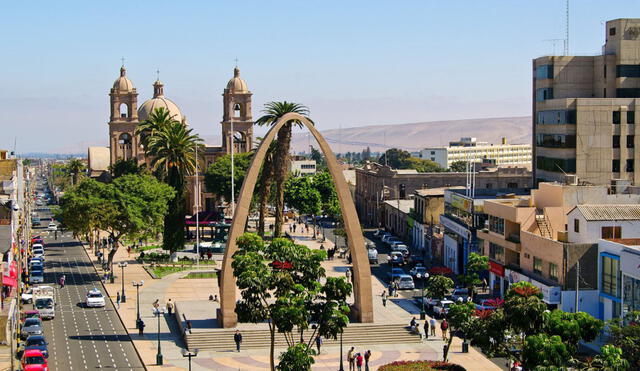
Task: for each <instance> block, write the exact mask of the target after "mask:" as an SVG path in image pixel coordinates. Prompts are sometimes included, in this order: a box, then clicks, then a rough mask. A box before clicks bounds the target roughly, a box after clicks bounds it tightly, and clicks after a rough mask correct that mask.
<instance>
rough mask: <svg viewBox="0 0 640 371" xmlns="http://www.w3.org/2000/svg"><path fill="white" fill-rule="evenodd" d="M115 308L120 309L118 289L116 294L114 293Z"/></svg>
mask: <svg viewBox="0 0 640 371" xmlns="http://www.w3.org/2000/svg"><path fill="white" fill-rule="evenodd" d="M116 308H118V309H120V291H118V295H116Z"/></svg>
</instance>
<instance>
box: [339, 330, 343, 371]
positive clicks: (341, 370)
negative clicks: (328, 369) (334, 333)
mask: <svg viewBox="0 0 640 371" xmlns="http://www.w3.org/2000/svg"><path fill="white" fill-rule="evenodd" d="M342 332H343V330H341V331H340V370H338V371H344V365H343V364H342Z"/></svg>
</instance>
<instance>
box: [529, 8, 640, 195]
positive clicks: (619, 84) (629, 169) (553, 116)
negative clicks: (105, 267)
mask: <svg viewBox="0 0 640 371" xmlns="http://www.w3.org/2000/svg"><path fill="white" fill-rule="evenodd" d="M637 98H640V19H615V20H612V21H608V22H607V23H606V29H605V44H604V46H603V48H602V54H601V55H596V56H546V57H540V58H536V59H534V60H533V142H534V144H535V145H534V151H533V156H534V175H535V178H536V182H538V181H562V179H563V177H564V175H565V174H576V175H577V176H578V177H579V178H580V179H581V180H582V181H585V182H587V183H591V184H608V183H609V182H610V180H611V179H627V180H629V181H631V182H633V183H634V184H636V185H638V184H639V183H640V171H638V172H636V171H635V164H638V163H639V162H640V150H636V148H638V147H639V146H640V142H638V135H636V130H635V128H636V123H637V122H638V120H640V118H638V117H637V116H638V115H636V110H637V108H638V104H637V102H638V99H637ZM636 143H638V146H636Z"/></svg>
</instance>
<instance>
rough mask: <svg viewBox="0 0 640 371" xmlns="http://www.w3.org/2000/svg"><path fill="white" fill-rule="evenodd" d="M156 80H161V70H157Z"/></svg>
mask: <svg viewBox="0 0 640 371" xmlns="http://www.w3.org/2000/svg"><path fill="white" fill-rule="evenodd" d="M156 80H158V81H160V70H156Z"/></svg>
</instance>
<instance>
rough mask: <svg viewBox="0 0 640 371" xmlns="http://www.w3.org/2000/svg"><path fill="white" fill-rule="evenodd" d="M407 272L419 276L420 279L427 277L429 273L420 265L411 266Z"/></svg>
mask: <svg viewBox="0 0 640 371" xmlns="http://www.w3.org/2000/svg"><path fill="white" fill-rule="evenodd" d="M409 274H411V275H412V276H413V277H415V278H420V279H422V278H427V277H429V273H427V268H426V267H423V266H421V265H418V266H415V267H413V268H411V270H410V271H409Z"/></svg>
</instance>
